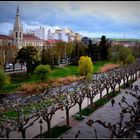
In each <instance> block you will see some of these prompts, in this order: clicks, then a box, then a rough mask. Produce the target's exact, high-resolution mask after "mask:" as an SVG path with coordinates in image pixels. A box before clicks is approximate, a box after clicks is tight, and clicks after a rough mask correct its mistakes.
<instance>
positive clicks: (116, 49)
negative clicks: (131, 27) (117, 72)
mask: <svg viewBox="0 0 140 140" xmlns="http://www.w3.org/2000/svg"><path fill="white" fill-rule="evenodd" d="M108 53H109V55H108V57H109V59H110V60H112V61H114V62H115V63H117V62H118V63H121V64H130V63H132V62H134V60H135V59H134V56H133V55H132V52H131V50H130V48H126V47H124V46H122V45H115V46H112V47H111V48H109V49H108Z"/></svg>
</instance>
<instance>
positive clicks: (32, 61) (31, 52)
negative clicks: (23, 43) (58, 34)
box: [16, 46, 39, 75]
mask: <svg viewBox="0 0 140 140" xmlns="http://www.w3.org/2000/svg"><path fill="white" fill-rule="evenodd" d="M16 59H17V60H19V61H20V62H21V63H23V62H25V63H26V67H27V75H28V74H29V73H31V74H32V73H33V70H34V69H35V67H36V65H38V63H39V57H38V50H37V49H36V48H35V47H34V46H27V47H23V48H21V49H20V50H19V51H18V53H17V56H16Z"/></svg>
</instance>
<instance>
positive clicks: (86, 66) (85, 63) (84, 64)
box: [78, 56, 93, 75]
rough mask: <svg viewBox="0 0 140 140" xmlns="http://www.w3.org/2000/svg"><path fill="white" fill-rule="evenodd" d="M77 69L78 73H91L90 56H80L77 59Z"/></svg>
mask: <svg viewBox="0 0 140 140" xmlns="http://www.w3.org/2000/svg"><path fill="white" fill-rule="evenodd" d="M78 69H79V73H80V75H87V74H89V73H91V74H92V73H93V63H92V60H91V57H88V56H81V57H80V60H79V61H78Z"/></svg>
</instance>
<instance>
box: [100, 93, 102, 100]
mask: <svg viewBox="0 0 140 140" xmlns="http://www.w3.org/2000/svg"><path fill="white" fill-rule="evenodd" d="M100 99H102V91H101V92H100Z"/></svg>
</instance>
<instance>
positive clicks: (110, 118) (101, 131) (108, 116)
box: [59, 79, 140, 138]
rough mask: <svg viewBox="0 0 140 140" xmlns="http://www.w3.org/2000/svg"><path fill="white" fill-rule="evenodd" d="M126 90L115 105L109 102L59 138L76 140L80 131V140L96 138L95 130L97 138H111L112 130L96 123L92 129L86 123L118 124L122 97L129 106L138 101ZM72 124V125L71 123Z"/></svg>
mask: <svg viewBox="0 0 140 140" xmlns="http://www.w3.org/2000/svg"><path fill="white" fill-rule="evenodd" d="M135 84H140V79H138V80H137V81H136V82H135V83H134V84H133V85H135ZM126 90H127V89H125V90H122V91H121V93H120V94H119V95H118V96H116V97H115V98H114V99H115V104H114V106H113V107H112V105H111V102H110V101H109V102H108V103H107V104H105V105H104V106H102V107H100V108H98V109H97V110H96V111H95V112H94V113H92V114H91V115H90V116H88V117H87V118H86V119H84V120H83V121H82V122H81V123H77V124H75V126H74V127H73V128H72V129H70V130H68V131H67V132H66V133H64V134H63V135H61V136H60V137H59V138H75V136H76V134H77V132H78V131H80V133H79V136H78V138H96V137H95V133H94V128H96V130H97V136H98V138H109V136H110V130H108V129H107V128H104V127H103V126H102V125H100V124H98V123H95V124H93V125H92V127H89V126H88V125H87V124H86V122H87V121H88V120H89V119H92V120H97V119H98V120H102V121H105V122H108V123H109V122H110V123H112V124H114V123H116V122H117V121H119V118H120V117H119V113H120V110H121V109H120V106H119V105H118V103H119V102H120V101H121V98H122V96H125V97H126V100H127V102H128V103H129V104H131V105H132V103H133V102H134V101H136V99H135V98H134V97H132V96H131V95H129V94H126V93H125V91H126ZM128 118H129V116H128V115H127V116H126V115H125V117H124V120H126V121H127V120H128ZM70 124H71V123H70Z"/></svg>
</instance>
